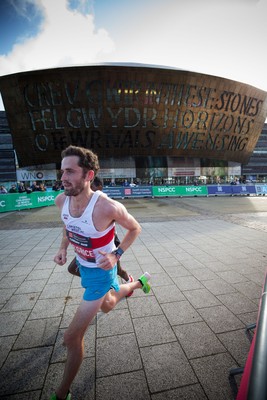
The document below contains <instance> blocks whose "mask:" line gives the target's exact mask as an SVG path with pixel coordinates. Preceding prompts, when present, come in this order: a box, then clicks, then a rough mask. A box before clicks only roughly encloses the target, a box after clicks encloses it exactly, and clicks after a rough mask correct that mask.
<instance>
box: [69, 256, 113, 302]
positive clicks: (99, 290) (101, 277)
mask: <svg viewBox="0 0 267 400" xmlns="http://www.w3.org/2000/svg"><path fill="white" fill-rule="evenodd" d="M76 263H77V265H78V267H79V271H80V274H81V285H82V287H83V288H85V291H84V294H83V299H84V300H87V301H90V300H97V299H100V298H101V297H103V296H105V294H106V293H107V292H108V291H109V290H110V289H114V290H115V291H116V292H118V291H119V290H120V286H119V281H118V276H117V265H116V266H115V267H114V268H113V269H110V270H108V271H106V270H104V269H101V268H87V267H83V266H82V265H81V264H80V263H79V262H78V261H77V259H76Z"/></svg>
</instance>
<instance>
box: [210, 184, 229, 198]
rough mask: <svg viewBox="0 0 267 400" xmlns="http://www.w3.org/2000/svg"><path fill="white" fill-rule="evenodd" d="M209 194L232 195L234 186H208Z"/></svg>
mask: <svg viewBox="0 0 267 400" xmlns="http://www.w3.org/2000/svg"><path fill="white" fill-rule="evenodd" d="M208 194H209V195H214V196H222V195H228V196H231V194H232V186H230V185H214V186H208Z"/></svg>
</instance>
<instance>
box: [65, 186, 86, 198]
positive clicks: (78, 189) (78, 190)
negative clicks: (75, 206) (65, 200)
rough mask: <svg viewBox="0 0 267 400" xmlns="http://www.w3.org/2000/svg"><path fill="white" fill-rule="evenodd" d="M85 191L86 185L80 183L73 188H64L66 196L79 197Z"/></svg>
mask: <svg viewBox="0 0 267 400" xmlns="http://www.w3.org/2000/svg"><path fill="white" fill-rule="evenodd" d="M83 190H84V184H83V183H80V184H78V185H76V186H72V187H69V188H65V187H64V193H65V195H66V196H78V195H79V194H80V193H82V191H83Z"/></svg>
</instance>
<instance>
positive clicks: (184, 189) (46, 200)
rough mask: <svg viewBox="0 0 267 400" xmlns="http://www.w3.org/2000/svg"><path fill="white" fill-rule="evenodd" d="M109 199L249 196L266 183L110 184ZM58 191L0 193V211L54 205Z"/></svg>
mask: <svg viewBox="0 0 267 400" xmlns="http://www.w3.org/2000/svg"><path fill="white" fill-rule="evenodd" d="M103 191H104V193H106V194H107V195H108V196H109V197H111V198H113V199H116V198H117V199H124V198H138V197H141V198H145V197H151V198H154V197H189V196H191V197H192V196H206V197H207V196H250V195H255V196H259V195H263V196H265V194H267V185H258V184H256V185H199V186H190V185H188V186H172V185H168V186H134V187H131V186H110V187H105V188H104V189H103ZM59 193H61V192H60V191H58V192H55V191H49V192H48V191H47V192H32V193H30V194H27V193H7V194H0V212H7V211H15V210H25V209H30V208H37V207H43V206H50V205H54V202H55V198H56V197H57V195H58V194H59Z"/></svg>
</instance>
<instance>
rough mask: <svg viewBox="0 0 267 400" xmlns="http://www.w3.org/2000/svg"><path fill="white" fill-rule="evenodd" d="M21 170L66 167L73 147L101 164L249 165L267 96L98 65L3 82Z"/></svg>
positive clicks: (225, 84) (230, 84)
mask: <svg viewBox="0 0 267 400" xmlns="http://www.w3.org/2000/svg"><path fill="white" fill-rule="evenodd" d="M0 91H1V95H2V98H3V102H4V106H5V110H6V114H7V119H8V123H9V125H10V128H11V132H12V135H13V141H14V145H15V148H16V151H17V156H18V160H19V165H20V166H26V165H36V164H40V163H43V164H46V163H48V162H56V163H59V162H60V158H61V156H60V154H61V151H62V149H64V148H65V147H66V146H68V145H69V144H73V145H78V146H83V147H86V148H90V149H92V150H93V151H95V152H96V153H97V154H98V155H99V157H107V156H112V157H126V156H147V155H149V156H155V157H158V156H175V157H188V156H189V157H193V158H196V157H200V158H201V157H202V158H211V159H218V160H228V161H229V160H231V161H236V162H242V163H245V162H246V161H248V159H249V157H250V155H251V153H252V152H253V149H254V147H255V145H256V143H257V140H258V138H259V136H260V134H261V131H262V127H263V124H264V121H265V119H266V116H267V100H266V96H267V93H266V92H264V91H262V90H259V89H257V88H255V87H252V86H249V85H246V84H243V83H240V82H235V81H231V80H227V79H223V78H219V77H216V76H210V75H204V74H198V73H193V72H189V71H181V70H175V69H167V68H166V69H165V68H155V67H150V66H140V67H138V66H132V65H130V64H129V66H112V65H102V66H101V65H98V66H85V67H68V68H56V69H49V70H40V71H31V72H23V73H18V74H12V75H8V76H2V77H0Z"/></svg>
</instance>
